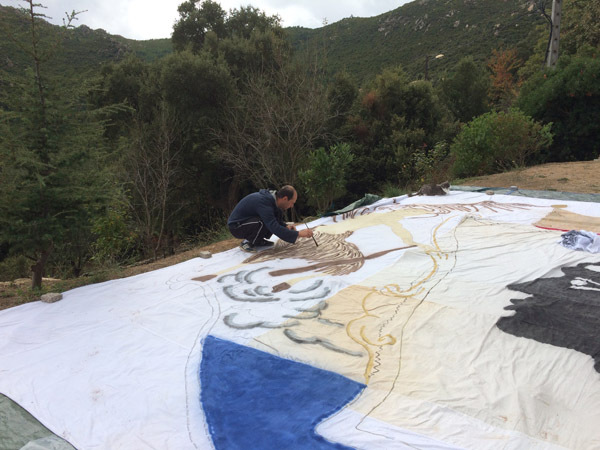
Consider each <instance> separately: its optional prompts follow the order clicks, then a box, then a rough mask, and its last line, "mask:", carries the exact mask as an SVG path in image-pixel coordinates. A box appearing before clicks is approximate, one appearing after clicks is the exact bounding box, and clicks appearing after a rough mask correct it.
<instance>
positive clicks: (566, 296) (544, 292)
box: [496, 263, 600, 372]
mask: <svg viewBox="0 0 600 450" xmlns="http://www.w3.org/2000/svg"><path fill="white" fill-rule="evenodd" d="M588 266H594V267H597V268H600V265H598V264H591V263H581V264H579V265H577V266H575V267H564V268H563V269H562V271H563V273H564V275H563V276H562V277H556V278H538V279H537V280H534V281H531V282H527V283H519V284H512V285H509V286H508V288H509V289H511V290H513V291H519V292H524V293H526V294H530V295H531V297H528V298H525V299H522V300H517V299H512V300H511V303H512V305H510V306H507V307H505V308H504V309H506V310H513V311H515V314H514V315H513V316H509V317H501V318H500V319H499V320H498V322H497V323H496V325H497V326H498V328H500V329H501V330H502V331H504V332H506V333H510V334H512V335H514V336H518V337H524V338H528V339H534V340H536V341H538V342H542V343H544V344H551V345H555V346H557V347H564V348H569V349H572V350H577V351H579V352H582V353H585V354H586V355H590V356H591V357H592V358H593V359H594V361H595V364H594V368H595V369H596V371H597V372H600V272H597V271H595V270H590V269H586V267H588Z"/></svg>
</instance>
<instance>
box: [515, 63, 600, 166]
mask: <svg viewBox="0 0 600 450" xmlns="http://www.w3.org/2000/svg"><path fill="white" fill-rule="evenodd" d="M599 80H600V60H599V59H598V58H586V57H580V56H578V57H568V56H561V58H560V59H559V62H558V66H557V68H556V69H545V70H544V72H538V73H537V74H535V75H534V76H533V77H532V78H531V79H530V80H529V81H528V82H527V83H526V84H524V85H523V87H522V89H521V93H520V97H519V99H518V106H519V108H520V109H521V110H522V111H524V112H525V113H526V114H528V115H530V116H531V117H533V118H534V119H535V120H539V121H541V122H542V123H554V126H553V127H552V131H553V133H554V136H555V139H554V143H553V145H552V146H551V147H549V149H548V152H547V153H545V154H544V155H542V156H543V157H542V158H540V160H539V162H547V161H573V160H576V161H581V160H591V159H594V158H597V157H598V156H599V155H600V140H599V139H598V135H599V134H600V120H598V117H600V82H599Z"/></svg>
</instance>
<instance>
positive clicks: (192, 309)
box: [0, 192, 600, 450]
mask: <svg viewBox="0 0 600 450" xmlns="http://www.w3.org/2000/svg"><path fill="white" fill-rule="evenodd" d="M490 201H493V202H494V204H490V203H487V206H485V205H482V202H490ZM515 203H518V204H520V205H522V206H520V207H508V208H506V209H502V208H498V207H497V206H498V205H511V204H515ZM556 204H561V205H566V209H567V210H568V211H570V212H573V213H577V214H580V215H584V216H588V217H590V218H599V217H600V205H598V204H589V203H581V202H564V201H556V200H541V199H530V198H514V197H509V196H500V195H496V196H493V197H489V196H487V195H483V194H478V193H456V192H452V193H451V194H450V195H448V196H445V197H412V198H407V197H399V198H396V199H386V200H381V201H379V202H377V203H376V204H374V205H371V206H370V207H368V208H360V210H359V212H358V213H356V214H354V216H353V218H351V217H349V216H347V218H344V217H341V216H338V217H336V218H335V220H334V219H333V218H322V219H319V220H317V221H315V222H313V223H311V224H310V226H311V228H315V227H318V226H320V227H319V228H317V231H322V232H333V233H338V232H341V231H342V230H346V229H351V230H353V234H352V235H351V236H350V237H349V238H347V242H351V243H353V244H355V245H356V246H357V247H358V248H359V249H360V251H361V252H362V254H363V255H365V256H367V255H371V254H374V253H376V252H379V251H384V250H387V249H391V248H397V247H401V246H407V245H411V244H415V243H416V244H417V247H413V248H411V249H408V250H404V251H396V252H390V253H387V254H385V255H383V256H381V257H378V258H373V259H367V260H365V263H364V265H363V266H362V268H360V269H359V270H357V271H355V272H352V273H349V274H346V275H325V274H323V273H320V272H315V271H314V270H313V271H310V272H308V273H303V274H299V275H290V276H279V277H270V276H269V275H268V272H269V270H271V269H272V268H276V269H278V270H281V269H286V268H295V267H301V266H307V265H309V264H310V263H309V262H307V261H305V260H301V259H297V258H291V259H280V260H278V261H275V262H273V261H268V262H263V263H255V264H251V265H243V266H242V265H241V264H242V262H243V261H244V259H246V258H247V257H248V254H246V253H243V252H242V251H240V250H239V249H234V250H231V251H228V252H224V253H221V254H216V255H214V256H213V258H211V259H208V260H205V259H193V260H190V261H187V262H184V263H181V264H178V265H176V266H172V267H169V268H165V269H161V270H157V271H154V272H150V273H146V274H142V275H138V276H135V277H130V278H127V279H121V280H114V281H109V282H105V283H101V284H96V285H91V286H86V287H82V288H78V289H74V290H72V291H69V292H66V293H64V298H63V300H62V301H60V302H58V303H54V304H45V303H41V302H34V303H29V304H25V305H22V306H19V307H15V308H11V309H9V310H5V311H0V392H1V393H3V394H5V395H7V396H8V397H10V398H11V399H13V400H14V401H16V402H17V403H18V404H20V405H21V406H22V407H23V408H25V409H26V410H28V411H29V412H30V413H32V414H33V415H34V416H35V417H36V418H38V419H39V420H40V421H41V422H42V423H43V424H44V425H45V426H47V427H48V428H49V429H50V430H52V431H53V432H54V433H56V434H57V435H59V436H61V437H63V438H64V439H66V440H67V441H69V442H70V443H72V444H73V445H74V446H75V447H77V448H79V449H144V448H160V449H178V450H179V449H204V448H206V449H209V448H212V446H213V445H212V442H211V439H210V436H209V433H208V431H207V426H206V423H205V419H204V415H203V412H202V408H201V405H200V402H199V397H200V389H201V386H200V383H199V379H198V370H199V365H200V360H201V354H202V338H203V337H205V336H207V335H209V334H211V335H215V336H218V337H221V338H224V339H228V340H231V341H234V342H237V343H240V344H243V345H248V346H253V347H256V348H259V349H260V350H263V351H268V352H271V353H275V354H278V355H280V356H282V357H287V358H291V359H294V360H297V361H302V362H306V363H309V364H313V365H315V366H318V367H322V368H325V369H328V370H334V371H337V372H338V373H341V374H343V375H345V376H348V377H350V378H353V379H356V380H357V381H360V382H362V383H366V384H367V388H366V389H365V391H364V392H363V394H361V396H359V398H358V399H356V400H355V401H354V402H352V403H351V404H350V405H348V406H347V407H346V408H344V409H343V410H342V411H340V412H339V413H338V414H336V415H335V416H333V417H331V418H330V419H329V420H326V421H324V422H323V423H321V424H320V425H319V427H318V429H317V431H318V432H319V433H321V434H322V435H323V436H325V437H326V438H327V439H330V440H332V441H335V442H340V443H343V444H345V445H348V446H352V447H356V448H365V449H374V448H381V449H384V448H385V449H388V448H422V449H442V448H446V449H449V448H477V449H484V448H489V449H496V448H498V449H500V448H501V449H513V448H514V449H519V448H539V449H542V448H544V449H546V448H548V449H555V448H578V449H588V448H594V446H595V448H600V427H598V424H600V375H599V374H598V372H596V371H595V370H594V368H593V360H592V358H591V357H590V356H588V355H585V354H583V353H579V352H576V351H574V350H569V349H566V348H560V347H555V346H552V345H548V344H542V343H538V342H535V341H533V340H529V339H525V338H517V337H515V336H512V335H509V334H507V333H504V332H502V331H501V330H499V329H498V328H497V327H496V326H495V323H496V321H497V319H498V318H499V317H501V316H508V315H511V313H510V312H508V311H506V310H504V307H505V306H508V305H510V299H515V298H523V297H525V296H526V295H525V294H523V293H520V292H515V291H509V290H508V289H507V288H506V286H507V285H508V284H514V283H520V282H524V281H530V280H534V279H536V278H539V277H542V276H543V277H557V276H561V274H562V272H561V270H560V268H561V267H564V266H570V265H576V264H579V263H581V262H589V263H590V264H598V263H599V262H600V256H598V255H592V254H586V253H584V252H574V251H570V250H567V249H565V248H563V247H562V246H560V245H558V244H557V236H559V235H560V232H558V231H548V230H542V229H539V228H536V227H534V226H533V224H534V223H535V222H537V221H539V220H540V219H542V218H543V217H545V216H547V215H548V214H549V213H550V212H551V211H552V210H553V207H552V205H556ZM411 205H412V206H414V208H415V209H414V210H413V209H410V208H408V206H411ZM449 205H467V206H466V207H463V208H455V209H452V208H450V209H446V210H444V211H443V212H441V213H440V210H439V208H438V210H435V208H434V209H431V210H427V211H423V210H419V208H422V207H423V206H430V207H432V208H433V207H437V206H440V207H444V206H449ZM474 205H476V207H475V206H474ZM523 205H525V206H523ZM407 209H410V214H405V213H404V212H403V211H405V210H407ZM442 209H443V208H442ZM369 211H375V212H372V213H371V214H366V213H367V212H369ZM436 249H437V250H436ZM315 251H316V249H315ZM432 261H433V263H432ZM432 264H433V265H432ZM266 267H269V268H271V269H265V268H266ZM432 267H433V269H432ZM257 269H263V270H260V271H257V272H256V274H255V275H254V276H253V279H252V280H251V281H252V283H255V284H256V285H264V286H265V287H266V288H267V289H271V288H272V287H273V286H275V285H277V284H279V283H281V282H282V281H292V282H293V283H296V286H309V285H310V283H312V281H311V280H312V279H318V280H322V281H323V284H322V287H321V289H323V288H325V287H326V288H327V289H328V290H329V294H328V295H327V298H326V299H325V300H327V301H328V302H330V303H331V305H330V308H329V309H328V310H327V312H326V313H327V314H329V315H325V316H324V317H325V318H326V319H328V320H330V322H332V321H334V320H337V321H339V322H340V323H343V324H344V325H345V326H346V330H347V331H348V335H345V334H344V329H343V328H339V329H340V330H341V331H340V332H339V333H338V332H336V333H338V334H336V333H332V334H331V336H330V338H331V340H332V342H335V343H337V345H340V346H346V347H347V348H349V349H350V346H354V347H352V348H351V350H352V351H354V352H362V356H361V357H360V358H356V357H352V356H337V355H333V356H332V355H331V352H329V351H328V350H327V349H323V348H317V347H315V346H302V345H297V344H294V343H293V342H292V341H289V340H286V339H285V338H282V334H281V333H280V330H279V329H278V328H277V327H279V326H281V325H284V324H286V323H288V324H290V326H291V322H292V321H293V319H290V318H289V316H290V315H291V316H293V315H299V314H301V313H300V312H299V310H300V309H309V308H311V307H314V306H315V305H318V304H319V302H320V301H322V300H323V299H309V300H306V301H301V302H298V301H291V300H290V298H289V297H290V295H291V294H289V292H288V291H283V292H281V293H280V296H281V297H282V300H281V301H278V302H273V303H244V302H240V301H235V300H234V299H232V298H231V297H229V296H227V295H225V294H224V292H223V286H224V285H225V284H227V283H225V282H219V281H217V280H218V278H219V277H222V276H224V275H227V274H235V273H237V272H239V271H241V270H247V271H251V270H257ZM429 271H432V273H434V275H433V276H432V277H430V278H426V277H425V275H424V274H427V273H428V272H429ZM209 274H217V275H218V276H217V277H216V278H213V279H212V280H209V281H205V282H199V281H195V280H193V279H194V278H197V277H201V276H205V275H209ZM309 275H310V276H312V278H310V279H302V277H304V278H306V277H307V276H309ZM233 280H234V277H233V275H232V277H231V280H229V281H231V283H232V284H235V283H234V281H233ZM415 280H422V283H421V285H420V286H419V288H418V289H416V288H415V289H413V288H412V284H414V283H415ZM302 283H304V284H302ZM392 285H393V286H396V287H391V286H392ZM410 289H413V291H411V294H410V298H409V297H406V298H405V299H404V300H402V301H401V302H399V303H395V304H394V305H393V307H392V306H389V310H388V309H386V308H388V306H386V305H387V304H386V301H387V300H386V298H392V299H393V300H394V301H397V300H398V298H400V292H401V291H402V290H404V291H402V292H407V291H408V290H410ZM394 290H396V292H392V291H394ZM367 291H368V292H371V293H372V295H371V294H369V295H371V297H368V296H367V297H365V298H364V299H363V300H362V302H363V303H362V305H361V304H359V303H360V301H359V300H360V299H359V300H356V299H358V297H357V295H358V294H357V293H360V292H367ZM386 296H388V297H386ZM369 301H373V302H375V301H377V302H380V303H378V304H380V305H381V306H380V307H378V308H381V309H378V311H382V315H384V314H387V315H388V317H387V319H386V317H383V316H382V318H381V321H379V322H377V323H376V324H373V323H371V322H369V321H370V320H371V319H369V318H366V319H365V320H366V321H365V322H364V323H365V325H364V326H365V330H367V332H369V329H370V328H369V327H371V326H373V327H375V326H377V327H379V329H380V330H384V331H385V333H388V334H389V335H390V336H394V339H395V341H394V343H393V344H391V343H390V345H389V346H387V347H385V346H382V347H380V348H379V351H380V356H381V361H380V362H381V366H380V368H378V369H379V370H378V371H372V372H371V373H370V374H369V376H368V380H367V379H365V376H364V370H365V367H368V364H367V362H368V359H369V358H368V352H367V351H366V350H365V349H363V348H361V347H360V346H359V345H357V344H356V343H355V342H353V341H352V340H351V339H348V337H349V336H350V337H352V336H354V335H353V334H352V323H353V321H355V320H358V319H359V318H360V317H359V316H360V314H362V309H361V308H364V307H368V302H369ZM365 305H366V306H365ZM392 310H393V312H392ZM232 314H235V315H234V316H232ZM226 316H230V317H233V318H234V319H232V320H234V322H235V323H239V324H248V323H262V324H263V326H262V327H255V328H248V329H237V328H232V327H231V326H228V325H227V324H226V323H225V321H224V318H225V317H226ZM360 320H363V319H360ZM296 322H300V321H298V320H297V321H296ZM321 326H322V324H319V323H317V322H316V321H315V322H302V323H301V324H300V323H299V324H298V326H297V327H296V328H291V329H293V330H297V333H299V334H301V333H306V335H309V334H310V333H319V332H321V330H325V328H319V327H321ZM373 329H375V328H373ZM295 332H296V331H295ZM327 332H328V331H327ZM363 344H364V343H363ZM365 348H366V347H365ZM398 361H401V368H399V367H400V366H399V364H398Z"/></svg>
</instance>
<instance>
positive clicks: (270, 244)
mask: <svg viewBox="0 0 600 450" xmlns="http://www.w3.org/2000/svg"><path fill="white" fill-rule="evenodd" d="M254 245H256V246H257V247H273V246H274V245H275V242H271V241H267V240H266V239H261V240H260V241H258V242H256V243H255V244H254Z"/></svg>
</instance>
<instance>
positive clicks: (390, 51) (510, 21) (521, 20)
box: [288, 0, 544, 80]
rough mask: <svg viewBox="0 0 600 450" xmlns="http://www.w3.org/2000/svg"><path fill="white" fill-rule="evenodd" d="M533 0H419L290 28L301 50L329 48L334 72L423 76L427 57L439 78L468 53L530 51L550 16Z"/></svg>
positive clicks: (477, 55)
mask: <svg viewBox="0 0 600 450" xmlns="http://www.w3.org/2000/svg"><path fill="white" fill-rule="evenodd" d="M533 3H534V2H533V1H527V0H504V1H490V0H418V1H414V2H411V3H408V4H406V5H404V6H402V7H400V8H397V9H395V10H393V11H390V12H387V13H384V14H381V15H379V16H376V17H371V18H347V19H343V20H341V21H339V22H336V23H333V24H331V25H327V26H325V27H322V28H318V29H315V30H309V29H306V28H299V27H295V28H289V29H288V31H289V33H290V36H291V39H292V43H293V45H294V47H295V48H296V49H302V48H313V49H319V48H321V49H323V48H324V49H325V52H326V55H327V64H328V70H329V71H330V72H331V73H335V72H336V71H339V70H342V69H345V70H347V71H348V72H349V73H351V74H352V75H354V76H355V78H356V79H357V80H364V79H368V78H370V77H372V76H374V75H375V74H377V73H379V72H380V71H381V70H382V68H385V67H389V66H394V65H398V64H401V65H402V66H403V67H404V69H405V70H406V71H407V72H408V73H409V75H411V76H412V77H414V78H423V77H424V72H425V58H426V56H430V57H434V56H436V55H438V54H443V55H444V57H443V58H441V59H436V60H431V59H430V61H429V75H430V76H431V77H432V78H433V77H436V75H438V74H440V73H442V72H443V71H444V70H449V69H450V68H451V67H452V66H454V65H455V64H456V63H458V61H459V60H460V59H461V58H462V57H464V56H473V58H474V59H475V60H479V61H485V60H486V59H488V58H489V56H490V55H491V52H492V50H493V49H499V48H514V47H516V48H518V49H519V52H520V54H521V55H523V56H526V55H528V53H529V52H530V49H531V48H532V46H533V44H534V42H535V40H536V39H537V37H535V38H534V37H533V36H532V33H533V34H534V36H535V28H536V26H537V25H543V24H544V20H543V18H542V17H541V15H540V14H539V12H537V11H536V10H535V8H534V6H533Z"/></svg>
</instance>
